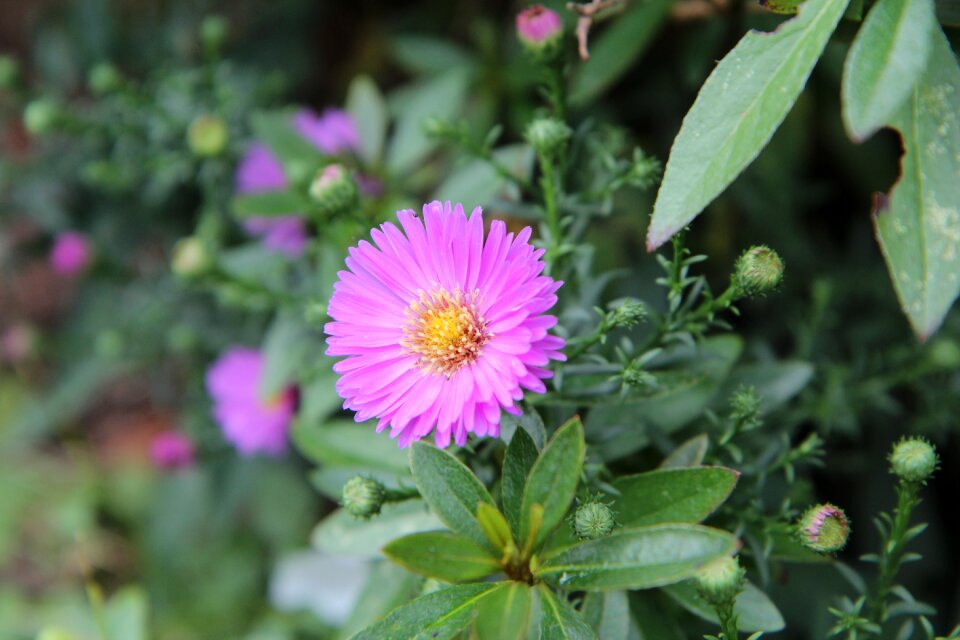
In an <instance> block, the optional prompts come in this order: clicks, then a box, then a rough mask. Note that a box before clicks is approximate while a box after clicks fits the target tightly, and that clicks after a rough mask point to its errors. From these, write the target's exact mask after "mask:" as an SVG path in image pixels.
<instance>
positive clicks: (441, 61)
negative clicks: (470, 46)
mask: <svg viewBox="0 0 960 640" xmlns="http://www.w3.org/2000/svg"><path fill="white" fill-rule="evenodd" d="M390 51H391V53H393V57H394V58H395V59H396V60H397V62H398V63H400V66H402V67H403V68H404V69H406V70H407V71H409V72H411V73H414V74H431V73H442V72H444V71H450V70H451V69H458V68H464V67H469V66H471V65H473V56H472V55H471V54H470V52H469V51H467V50H466V49H464V48H462V47H459V46H457V45H455V44H453V43H452V42H451V41H450V40H447V39H445V38H438V37H435V36H427V35H400V36H396V37H394V38H393V41H392V42H391V46H390Z"/></svg>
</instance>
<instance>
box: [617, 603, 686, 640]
mask: <svg viewBox="0 0 960 640" xmlns="http://www.w3.org/2000/svg"><path fill="white" fill-rule="evenodd" d="M664 599H665V598H664V597H663V596H661V595H660V592H659V591H633V592H631V593H630V610H631V611H632V612H633V621H634V623H635V624H636V629H635V631H636V632H637V636H638V637H639V640H687V635H686V634H685V633H684V632H683V631H682V630H681V629H680V627H679V625H678V624H677V621H676V617H679V616H675V615H671V614H673V612H672V611H670V609H669V608H668V607H665V606H664V604H666V603H664V602H662V601H663V600H664ZM665 614H666V615H665Z"/></svg>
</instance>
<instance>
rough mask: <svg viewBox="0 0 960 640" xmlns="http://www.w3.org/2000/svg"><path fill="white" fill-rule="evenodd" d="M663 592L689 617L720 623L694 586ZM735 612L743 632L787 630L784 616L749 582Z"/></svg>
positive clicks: (679, 585)
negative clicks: (692, 615) (688, 613)
mask: <svg viewBox="0 0 960 640" xmlns="http://www.w3.org/2000/svg"><path fill="white" fill-rule="evenodd" d="M663 590H664V591H665V592H666V593H667V594H668V595H669V596H670V597H671V598H673V599H674V600H676V601H677V602H678V603H679V604H680V605H681V606H682V607H683V608H684V609H686V610H687V611H689V612H690V613H692V614H694V615H697V616H700V617H701V618H703V619H704V620H708V621H710V622H719V619H718V618H717V612H716V610H715V609H714V608H713V607H712V606H710V604H709V603H708V602H707V601H706V600H704V599H703V598H701V597H700V594H699V593H697V587H696V585H694V584H693V582H691V581H687V582H680V583H677V584H672V585H670V586H667V587H664V588H663ZM733 612H734V613H735V614H736V615H737V626H738V627H739V628H740V631H780V630H781V629H783V627H784V621H783V616H782V615H780V611H779V610H778V609H777V606H776V605H775V604H773V602H771V600H770V598H768V597H767V595H766V594H765V593H764V592H763V591H760V589H758V588H757V587H755V586H754V585H753V584H752V583H750V582H748V583H747V584H746V586H745V587H744V590H743V592H742V593H740V595H738V596H737V601H736V603H735V604H734V607H733Z"/></svg>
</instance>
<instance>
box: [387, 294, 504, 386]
mask: <svg viewBox="0 0 960 640" xmlns="http://www.w3.org/2000/svg"><path fill="white" fill-rule="evenodd" d="M479 298H480V292H479V291H476V290H474V291H473V292H471V293H463V292H462V291H460V289H457V290H456V291H454V292H453V293H452V294H451V293H449V292H448V291H446V290H445V289H441V288H437V289H434V290H433V291H431V292H430V293H426V292H424V291H421V292H420V299H419V300H415V301H414V302H413V303H411V304H410V306H409V307H407V312H406V313H407V319H408V321H407V325H406V326H405V327H404V328H403V340H402V341H401V344H402V345H403V346H404V347H405V348H406V349H407V350H408V351H409V352H410V353H415V354H417V355H418V356H420V360H419V361H418V362H417V365H418V366H420V367H423V368H425V369H427V370H429V371H431V372H433V373H434V374H443V375H445V376H446V377H448V378H451V377H453V375H454V374H455V373H456V372H457V371H459V370H460V368H461V367H463V366H465V365H468V364H471V363H473V362H476V360H477V358H479V357H480V353H481V352H482V351H483V345H485V344H486V343H487V342H488V341H489V340H490V338H491V337H492V334H491V333H490V332H489V331H487V322H486V320H484V318H483V316H482V315H480V310H479V308H478V304H477V303H478V301H479Z"/></svg>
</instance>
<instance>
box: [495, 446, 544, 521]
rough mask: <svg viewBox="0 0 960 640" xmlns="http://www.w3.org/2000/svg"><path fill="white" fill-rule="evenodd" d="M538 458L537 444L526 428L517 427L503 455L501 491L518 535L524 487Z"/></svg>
mask: <svg viewBox="0 0 960 640" xmlns="http://www.w3.org/2000/svg"><path fill="white" fill-rule="evenodd" d="M536 460H537V445H535V444H534V442H533V438H531V437H530V436H529V435H528V434H527V432H526V430H524V429H517V430H516V432H514V434H513V439H511V440H510V444H509V445H507V452H506V454H505V455H504V457H503V477H502V479H501V483H500V493H501V498H502V500H503V514H504V515H505V516H506V517H507V521H508V522H509V523H510V526H511V527H512V528H513V531H514V533H516V535H517V536H519V535H520V509H521V505H522V503H523V488H524V486H526V484H527V474H528V473H530V469H531V468H532V467H533V464H534V462H536Z"/></svg>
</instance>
